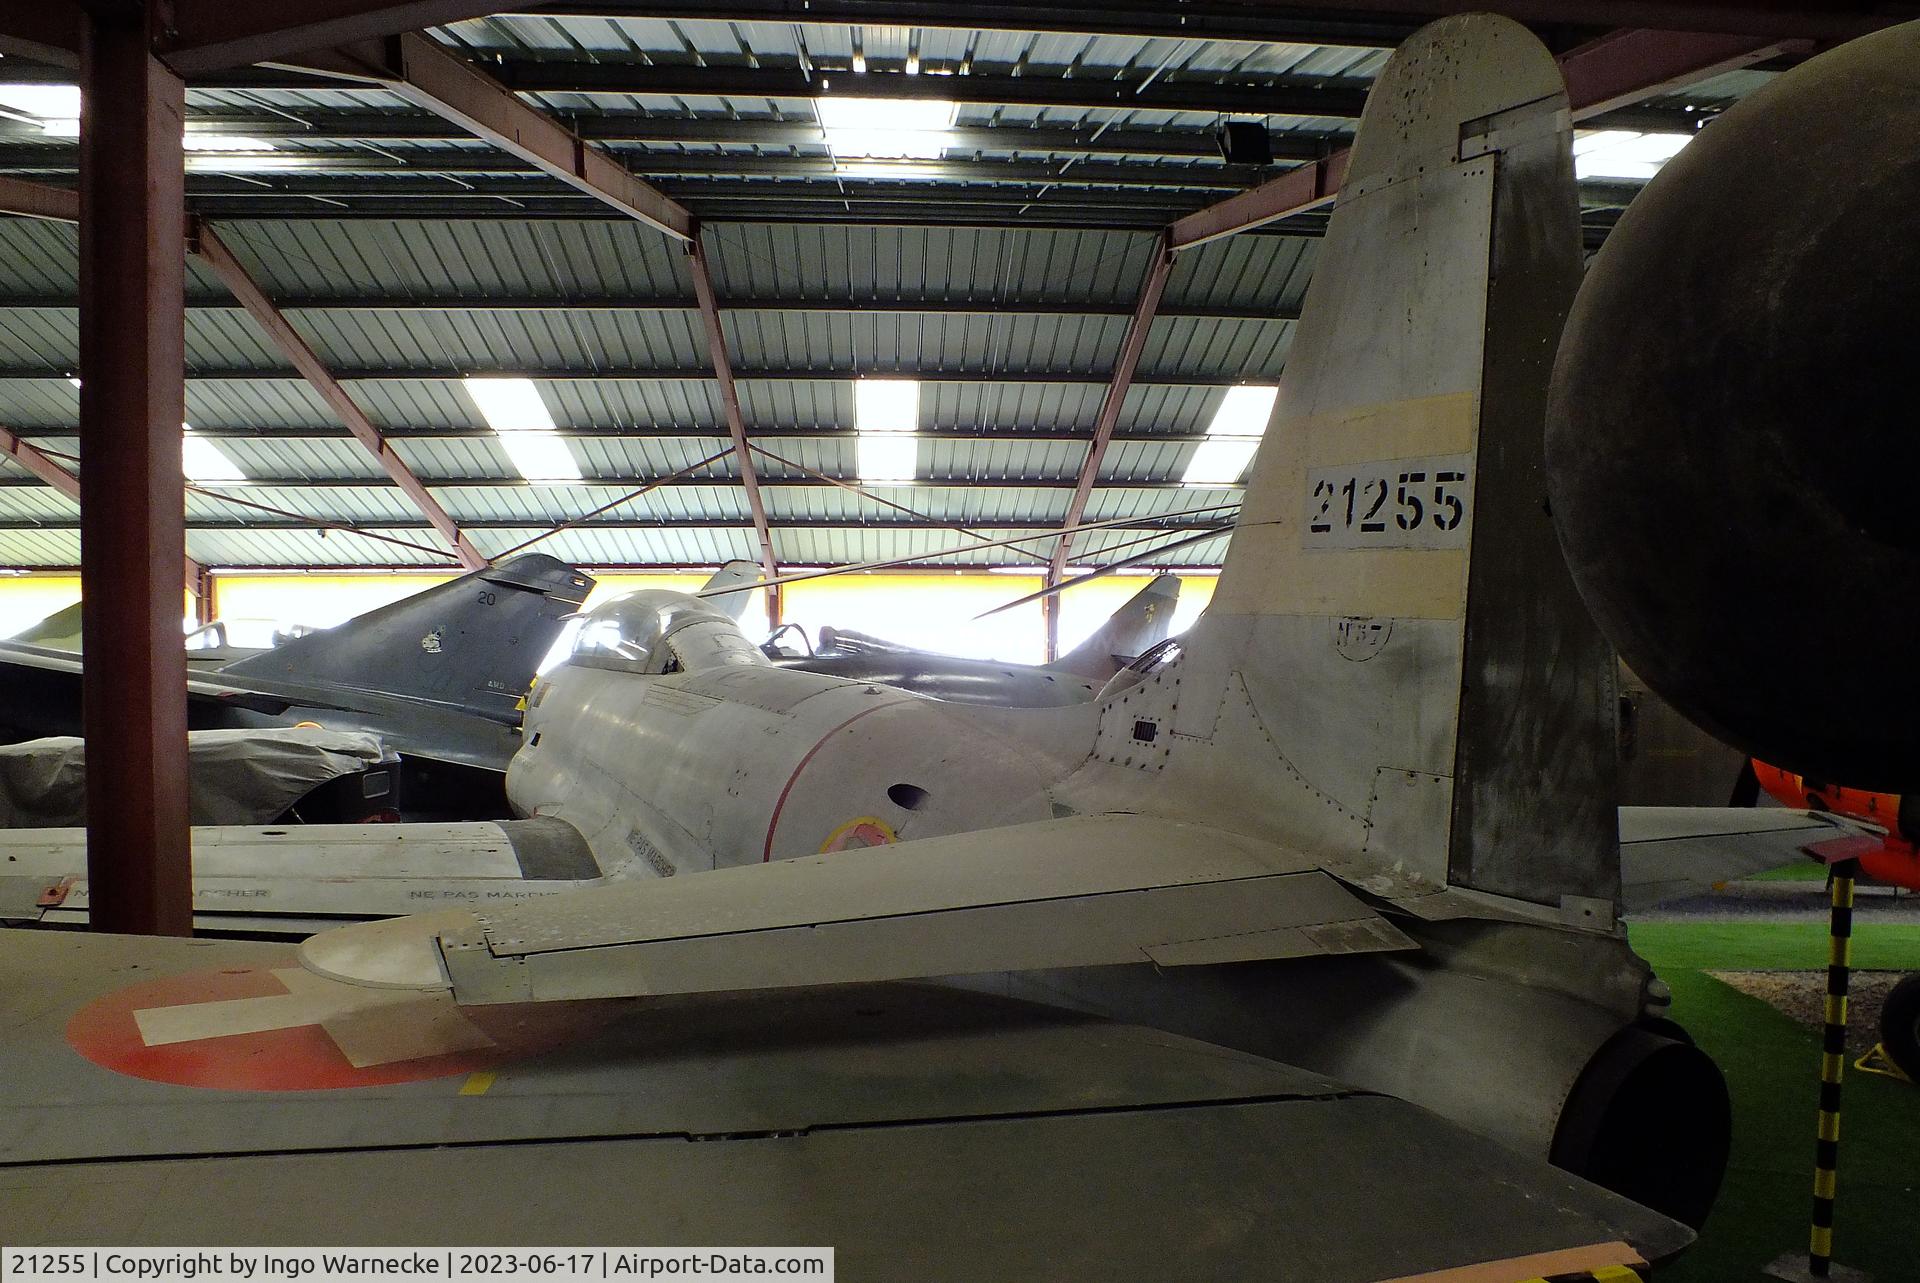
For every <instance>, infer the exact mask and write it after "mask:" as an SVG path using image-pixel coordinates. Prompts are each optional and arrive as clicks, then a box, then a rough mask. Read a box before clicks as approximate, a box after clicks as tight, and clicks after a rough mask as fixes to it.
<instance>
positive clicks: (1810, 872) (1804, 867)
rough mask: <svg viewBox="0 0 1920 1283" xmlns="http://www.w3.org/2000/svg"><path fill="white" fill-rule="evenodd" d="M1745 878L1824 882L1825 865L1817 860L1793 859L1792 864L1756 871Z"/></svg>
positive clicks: (1825, 874)
mask: <svg viewBox="0 0 1920 1283" xmlns="http://www.w3.org/2000/svg"><path fill="white" fill-rule="evenodd" d="M1747 880H1748V881H1749V882H1825V881H1826V880H1827V866H1826V865H1824V864H1822V863H1820V862H1819V861H1818V860H1795V861H1794V862H1793V863H1792V864H1783V865H1781V866H1780V867H1779V868H1777V869H1768V870H1767V871H1766V872H1765V873H1756V874H1754V875H1752V876H1751V877H1750V878H1748V879H1747Z"/></svg>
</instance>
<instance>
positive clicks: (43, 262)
mask: <svg viewBox="0 0 1920 1283" xmlns="http://www.w3.org/2000/svg"><path fill="white" fill-rule="evenodd" d="M79 288H80V230H79V228H78V227H76V226H74V225H73V224H71V223H56V222H53V221H51V220H49V219H42V218H0V292H3V293H7V294H56V295H66V294H74V293H77V292H78V290H79Z"/></svg>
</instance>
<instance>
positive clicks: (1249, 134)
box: [1213, 120, 1273, 165]
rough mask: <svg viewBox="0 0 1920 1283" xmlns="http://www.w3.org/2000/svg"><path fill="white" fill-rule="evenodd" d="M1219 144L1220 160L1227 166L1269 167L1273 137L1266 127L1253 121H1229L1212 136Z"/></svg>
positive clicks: (1271, 158) (1271, 160) (1271, 159)
mask: <svg viewBox="0 0 1920 1283" xmlns="http://www.w3.org/2000/svg"><path fill="white" fill-rule="evenodd" d="M1213 139H1214V142H1216V143H1218V144H1219V147H1220V159H1222V160H1224V161H1226V162H1227V163H1228V164H1229V165H1271V164H1272V163H1273V137H1272V135H1270V134H1268V133H1267V127H1266V126H1265V125H1263V124H1261V123H1260V122H1259V121H1255V120H1229V121H1227V122H1226V123H1224V124H1222V125H1221V126H1220V127H1219V128H1218V129H1217V130H1215V131H1214V135H1213Z"/></svg>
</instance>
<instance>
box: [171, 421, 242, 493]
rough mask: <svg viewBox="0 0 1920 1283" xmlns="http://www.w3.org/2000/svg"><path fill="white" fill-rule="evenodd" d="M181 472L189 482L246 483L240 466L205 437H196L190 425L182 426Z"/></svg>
mask: <svg viewBox="0 0 1920 1283" xmlns="http://www.w3.org/2000/svg"><path fill="white" fill-rule="evenodd" d="M180 433H181V436H180V471H181V472H182V473H183V474H184V475H185V476H186V478H187V480H189V481H245V480H246V479H247V474H246V473H244V472H242V471H240V465H239V464H237V463H235V462H234V461H233V460H232V459H229V458H228V457H227V453H226V451H224V450H222V449H221V448H220V447H219V446H217V445H215V444H214V443H213V442H211V441H209V440H207V439H206V438H205V437H200V436H195V435H194V432H193V428H192V427H191V426H190V425H188V424H185V423H183V424H181V425H180Z"/></svg>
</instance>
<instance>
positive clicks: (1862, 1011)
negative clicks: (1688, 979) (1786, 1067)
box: [1707, 971, 1907, 1056]
mask: <svg viewBox="0 0 1920 1283" xmlns="http://www.w3.org/2000/svg"><path fill="white" fill-rule="evenodd" d="M1707 974H1708V975H1710V976H1712V977H1713V978H1714V979H1715V980H1720V981H1724V982H1725V983H1727V984H1730V985H1732V986H1733V987H1734V988H1735V989H1738V990H1739V991H1740V992H1741V993H1744V994H1751V995H1752V996H1753V997H1755V998H1758V999H1760V1000H1761V1001H1762V1002H1765V1003H1767V1004H1768V1005H1770V1006H1772V1007H1774V1008H1776V1009H1777V1010H1779V1011H1780V1012H1782V1013H1783V1014H1785V1015H1786V1016H1787V1017H1789V1018H1790V1019H1792V1020H1795V1021H1797V1022H1799V1023H1800V1024H1803V1025H1805V1026H1807V1027H1808V1028H1809V1029H1813V1030H1816V1031H1817V1030H1819V1029H1820V1027H1821V1026H1822V1025H1823V1024H1824V1023H1825V1017H1826V1003H1827V973H1826V972H1824V971H1709V972H1708V973H1707ZM1906 974H1907V973H1906V972H1904V971H1856V972H1854V973H1853V976H1852V978H1851V980H1850V981H1849V984H1848V998H1849V1001H1848V1003H1847V1052H1848V1054H1849V1056H1860V1055H1864V1054H1865V1053H1866V1052H1868V1051H1871V1050H1872V1049H1873V1045H1874V1044H1875V1043H1877V1042H1879V1041H1880V1007H1881V1005H1882V1004H1883V1003H1885V1002H1886V1000H1887V992H1888V991H1889V990H1891V989H1892V988H1893V987H1894V985H1896V984H1898V983H1900V981H1901V979H1902V978H1904V977H1905V976H1906Z"/></svg>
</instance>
